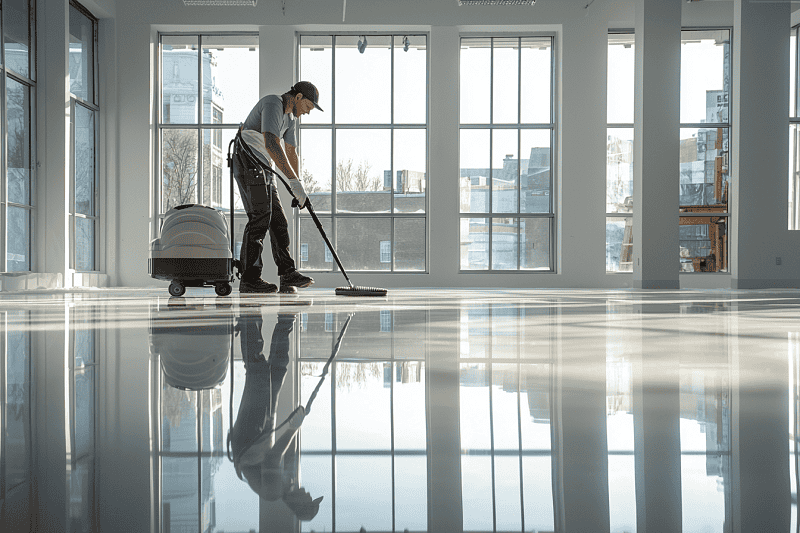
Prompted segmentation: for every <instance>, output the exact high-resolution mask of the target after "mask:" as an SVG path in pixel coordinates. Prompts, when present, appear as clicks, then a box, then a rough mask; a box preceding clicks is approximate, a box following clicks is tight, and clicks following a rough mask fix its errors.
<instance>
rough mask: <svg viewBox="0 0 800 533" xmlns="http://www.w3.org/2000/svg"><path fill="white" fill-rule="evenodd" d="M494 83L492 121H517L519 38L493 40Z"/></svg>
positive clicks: (497, 122)
mask: <svg viewBox="0 0 800 533" xmlns="http://www.w3.org/2000/svg"><path fill="white" fill-rule="evenodd" d="M539 75H541V73H539ZM492 84H493V86H492V122H494V123H495V124H509V123H516V122H517V121H518V118H519V107H518V106H519V39H517V38H510V39H509V38H496V39H494V40H493V42H492Z"/></svg>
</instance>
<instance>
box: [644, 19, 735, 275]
mask: <svg viewBox="0 0 800 533" xmlns="http://www.w3.org/2000/svg"><path fill="white" fill-rule="evenodd" d="M733 30H734V29H733V27H731V26H681V44H682V43H683V34H684V32H692V31H697V32H702V31H727V32H728V38H729V41H730V44H729V46H730V47H731V50H730V56H729V58H728V61H729V62H730V82H729V83H730V85H729V86H728V87H729V88H728V91H729V92H728V122H727V123H704V122H700V123H695V122H680V102H681V88H680V84H681V68H680V64H679V65H678V120H679V126H678V128H679V130H681V129H695V128H696V129H714V128H723V129H727V130H728V176H729V180H731V183H732V180H733V175H734V171H733V160H734V159H733V152H734V150H735V148H734V146H733V112H734V110H733V100H734V96H733V91H734V88H733V74H734V72H733V69H734V64H733V38H734V33H733ZM681 53H682V52H681ZM678 165H680V162H679V163H678ZM679 168H680V166H679ZM678 186H679V187H680V170H678ZM732 194H733V191H732V190H731V189H730V188H729V189H728V203H727V206H728V209H727V211H725V212H723V213H713V214H712V213H708V214H704V213H687V214H683V213H681V212H680V203H679V208H678V219H679V221H678V223H679V229H678V231H679V232H680V219H681V218H694V217H697V216H701V217H704V218H708V219H709V221H710V220H711V218H714V217H718V218H724V219H725V220H726V222H725V225H726V232H727V236H728V243H727V250H726V252H725V254H726V255H725V257H724V262H725V265H726V267H727V268H726V270H725V271H716V272H697V271H693V272H684V271H682V270H680V266H679V267H678V274H679V275H694V274H705V275H715V276H730V275H731V271H732V268H731V262H730V251H731V248H732V244H733V240H734V235H733V234H732V232H731V218H732V215H731V202H732V200H731V195H732ZM634 209H635V206H634ZM708 225H709V226H710V225H711V223H709V224H708ZM678 241H679V246H680V234H679V235H678ZM679 261H680V258H679Z"/></svg>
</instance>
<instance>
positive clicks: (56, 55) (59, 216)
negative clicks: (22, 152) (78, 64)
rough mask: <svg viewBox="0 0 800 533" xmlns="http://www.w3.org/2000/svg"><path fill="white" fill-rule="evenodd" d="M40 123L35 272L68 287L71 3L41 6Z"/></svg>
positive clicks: (57, 2)
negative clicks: (50, 275) (56, 277)
mask: <svg viewBox="0 0 800 533" xmlns="http://www.w3.org/2000/svg"><path fill="white" fill-rule="evenodd" d="M39 7H40V8H41V11H40V18H39V34H40V35H42V36H43V39H42V40H40V43H42V44H43V46H42V47H41V48H40V50H39V67H38V69H37V70H38V73H39V80H38V86H37V87H38V92H39V99H38V101H39V107H40V110H41V111H40V113H39V120H38V125H39V127H38V129H37V131H38V139H39V142H38V143H37V144H38V162H39V163H40V164H41V166H40V167H39V168H38V171H37V177H36V180H37V190H38V191H39V197H38V198H39V205H38V208H37V219H36V220H37V224H36V233H35V237H34V243H35V246H36V249H37V251H38V256H39V257H38V261H37V263H38V264H36V265H31V267H32V269H33V270H34V271H38V272H49V273H54V274H60V276H61V278H62V279H63V280H64V286H66V287H69V286H71V284H72V275H71V274H69V252H70V244H69V242H70V231H69V225H68V221H69V199H70V186H69V185H70V179H69V173H70V101H69V56H68V53H67V50H68V49H69V2H67V1H66V0H58V1H55V2H40V4H39Z"/></svg>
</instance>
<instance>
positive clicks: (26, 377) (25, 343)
mask: <svg viewBox="0 0 800 533" xmlns="http://www.w3.org/2000/svg"><path fill="white" fill-rule="evenodd" d="M27 319H28V314H27V313H25V312H22V311H14V312H11V313H9V315H8V321H9V330H8V335H7V337H6V343H7V344H6V397H5V398H4V400H5V407H6V409H5V417H6V428H5V433H4V435H3V440H4V441H5V450H4V451H5V463H6V472H5V475H6V479H5V482H6V491H8V490H10V489H12V488H14V487H16V486H17V485H19V484H20V483H23V482H25V481H26V480H28V478H29V476H30V473H31V464H30V446H31V440H30V439H31V418H30V416H31V415H30V404H31V398H30V386H31V375H30V372H31V370H30V366H31V353H30V349H31V345H30V342H31V341H30V333H29V332H25V331H22V330H21V328H23V327H24V326H25V325H26V320H27Z"/></svg>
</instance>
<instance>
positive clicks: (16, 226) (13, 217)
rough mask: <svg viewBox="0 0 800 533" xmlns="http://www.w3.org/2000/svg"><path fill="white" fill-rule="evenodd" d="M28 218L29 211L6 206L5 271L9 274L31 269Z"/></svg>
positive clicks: (29, 224)
mask: <svg viewBox="0 0 800 533" xmlns="http://www.w3.org/2000/svg"><path fill="white" fill-rule="evenodd" d="M30 218H31V217H30V211H28V210H27V209H23V208H21V207H14V206H11V205H10V206H8V221H7V222H8V227H7V228H6V239H7V243H8V251H7V252H6V269H7V270H8V271H9V272H20V271H28V270H30V269H31V258H30V249H31V239H30V235H31V220H30Z"/></svg>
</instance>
